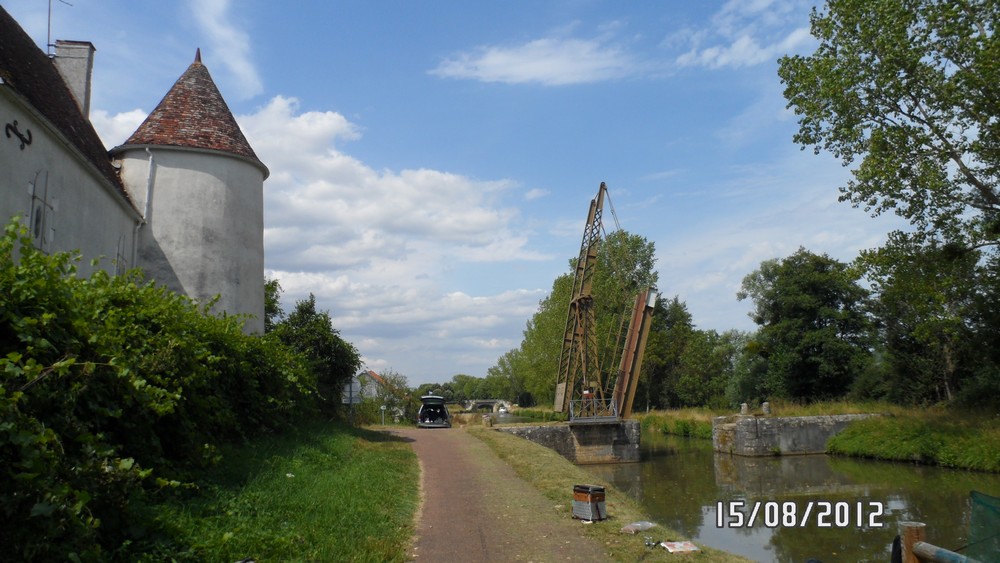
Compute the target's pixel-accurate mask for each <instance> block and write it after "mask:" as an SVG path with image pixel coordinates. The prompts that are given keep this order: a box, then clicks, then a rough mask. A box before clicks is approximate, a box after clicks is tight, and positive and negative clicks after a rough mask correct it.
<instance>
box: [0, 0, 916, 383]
mask: <svg viewBox="0 0 1000 563" xmlns="http://www.w3.org/2000/svg"><path fill="white" fill-rule="evenodd" d="M67 1H68V3H67V2H64V1H62V0H52V1H51V40H52V41H54V40H56V39H65V40H76V41H90V42H92V43H93V44H94V45H95V47H96V49H97V52H96V58H95V66H94V71H93V95H92V101H91V120H92V122H93V123H94V125H95V127H96V129H97V131H98V133H99V134H100V136H101V138H102V140H103V141H104V143H105V145H107V146H108V148H111V147H114V146H117V145H119V144H122V143H123V142H124V141H125V140H126V139H127V138H128V136H129V135H130V134H131V133H132V132H133V131H134V130H135V129H136V127H138V125H139V124H140V123H141V122H142V120H143V119H144V118H145V116H146V115H147V114H148V113H149V112H150V111H151V110H152V109H153V108H154V107H155V106H156V104H157V103H158V102H159V101H160V99H161V98H162V97H163V95H164V94H166V92H167V91H168V90H169V89H170V87H171V86H172V85H173V83H174V82H175V81H176V80H177V79H178V78H179V77H180V76H181V74H183V73H184V71H185V70H186V69H187V67H188V66H189V65H190V64H191V63H192V62H193V61H194V57H195V50H196V49H199V48H200V49H201V54H202V61H203V62H204V64H205V65H206V67H207V68H208V70H209V72H210V73H211V75H212V77H213V79H214V80H215V83H216V85H217V86H218V87H219V90H220V91H221V93H222V95H223V97H224V98H225V99H226V101H227V103H228V104H229V107H230V109H231V110H232V112H233V114H234V115H235V116H236V119H237V121H238V123H239V124H240V127H241V128H242V129H243V131H244V134H245V135H246V137H247V139H248V140H249V142H250V144H251V145H252V146H253V148H254V150H255V151H256V153H257V155H258V157H259V158H260V159H261V161H263V162H264V164H265V165H266V166H267V167H268V168H269V170H270V176H269V177H268V179H267V180H266V181H265V183H264V251H265V270H266V271H265V273H266V275H267V276H268V277H271V278H277V279H278V280H279V283H280V284H281V287H282V288H283V290H284V293H283V295H282V303H283V307H284V309H285V310H286V311H290V310H291V309H292V308H293V307H294V303H295V302H296V301H297V300H300V299H304V298H307V297H308V295H309V294H310V293H311V294H313V295H315V297H316V302H317V306H318V308H319V309H321V310H325V311H328V312H329V314H330V316H331V318H332V321H333V326H334V328H335V329H336V330H337V331H339V333H340V335H341V336H342V337H343V338H344V339H346V340H347V341H349V342H351V343H352V344H353V345H354V346H355V347H356V348H357V349H358V351H359V352H360V354H361V356H362V359H363V361H364V364H365V365H364V369H370V370H374V371H377V372H384V371H387V370H391V371H393V372H396V373H399V374H401V375H403V376H405V377H406V378H407V380H408V382H409V384H410V385H411V386H417V385H420V384H422V383H430V382H445V381H448V380H450V379H451V378H452V377H453V376H454V375H455V374H459V373H461V374H468V375H472V376H476V377H485V376H486V374H487V370H488V369H489V368H490V367H491V366H493V365H495V364H496V361H497V359H498V358H499V357H500V356H501V355H503V354H504V353H505V352H507V351H508V350H510V349H513V348H517V347H518V346H519V345H520V343H521V340H522V337H523V331H524V329H525V326H526V323H527V322H528V320H529V319H530V318H531V316H532V315H533V314H534V313H535V311H536V310H537V308H538V303H539V301H540V300H542V299H544V298H545V297H546V295H548V293H549V291H550V290H551V288H552V282H553V281H554V280H555V279H556V277H558V276H559V275H561V274H564V273H569V272H570V268H569V261H570V260H572V259H575V257H576V255H577V253H578V252H579V249H580V243H581V237H582V234H583V228H584V224H585V222H586V217H587V210H588V207H589V204H590V200H591V199H592V198H593V197H594V196H595V195H596V194H597V191H598V188H599V186H600V184H601V182H606V184H607V186H608V193H609V196H610V205H606V211H605V228H606V229H607V230H608V231H611V230H614V229H615V228H616V225H615V222H614V220H613V218H614V217H617V220H618V221H617V222H618V224H619V225H620V227H621V228H623V229H625V230H626V231H628V232H630V233H632V234H635V235H639V236H642V237H644V238H646V239H647V240H648V241H650V242H652V243H653V244H654V245H655V248H656V260H657V261H656V270H657V272H658V274H659V284H658V289H659V291H660V293H661V295H662V296H663V297H664V298H667V299H672V298H673V297H677V298H678V299H680V301H682V302H684V303H685V304H686V305H687V307H688V310H689V312H690V313H691V315H692V317H693V321H694V324H695V326H696V327H697V328H699V329H702V330H717V331H720V332H721V331H725V330H729V329H739V330H753V329H754V328H755V326H754V325H753V323H752V322H751V320H750V319H749V317H748V316H747V313H748V312H749V311H750V308H751V306H752V304H751V303H749V302H748V301H742V302H741V301H739V300H737V298H736V293H737V291H738V290H739V289H740V284H741V282H742V280H743V278H744V276H746V275H747V274H749V273H751V272H752V271H754V270H755V269H757V268H758V267H759V266H760V263H761V262H762V261H763V260H768V259H773V258H784V257H786V256H788V255H790V254H792V253H794V252H795V251H796V250H798V248H799V247H804V248H806V249H807V250H809V251H812V252H815V253H819V254H822V253H825V254H828V255H830V256H831V257H833V258H836V259H838V260H842V261H845V262H846V261H849V260H852V259H853V258H854V257H855V256H857V254H858V252H859V251H860V250H863V249H867V248H873V247H876V246H879V245H880V244H881V243H882V242H883V241H884V239H885V235H886V233H887V232H889V231H890V230H892V229H894V228H898V227H899V226H900V224H899V222H898V220H895V219H894V218H891V217H888V218H887V217H880V218H878V219H875V218H871V217H869V216H868V214H867V213H865V212H864V211H863V210H860V209H854V208H852V207H851V206H850V205H849V204H848V203H840V202H838V196H839V192H838V187H839V186H842V185H844V184H845V183H846V182H847V180H848V179H849V177H850V172H849V169H847V168H845V167H844V166H843V165H842V163H841V162H839V161H838V160H836V159H834V158H833V157H832V156H830V155H827V154H820V155H816V154H814V152H813V150H812V148H807V149H805V150H802V148H801V147H799V146H798V145H796V144H795V143H794V142H793V140H792V136H793V135H794V133H795V132H796V131H797V128H798V126H797V118H796V116H795V114H794V112H793V110H791V109H788V108H787V107H786V105H787V103H786V101H785V99H784V97H783V96H782V90H783V85H782V84H781V82H780V79H779V78H778V75H777V59H778V58H779V57H781V56H784V55H790V54H809V53H811V52H812V51H813V50H814V49H815V47H816V42H815V40H814V39H813V38H812V37H811V35H810V34H809V14H810V11H811V9H812V6H813V4H814V3H813V2H808V1H798V0H730V1H709V0H703V1H698V2H691V1H687V0H663V1H660V2H615V1H599V0H549V1H546V0H538V1H536V0H530V1H529V0H510V1H502V2H501V1H498V0H497V1H490V0H487V1H482V2H469V1H468V0H428V1H424V2H412V1H405V0H395V1H389V0H350V1H340V0H328V1H327V0H324V1H320V0H315V1H312V0H299V1H292V2H275V1H273V0H272V1H264V0H240V1H239V2H235V1H227V0H189V1H185V0H176V1H168V2H163V1H154V0H141V1H138V0H67ZM0 4H2V5H3V7H4V9H6V10H7V11H8V12H9V13H10V14H11V15H12V16H13V17H14V18H15V19H16V20H17V21H18V22H19V23H20V24H21V26H22V27H23V28H24V29H25V31H27V32H28V34H29V35H31V36H32V37H33V38H34V39H35V41H36V42H37V43H38V45H39V47H40V48H43V49H44V48H45V46H46V44H47V43H48V41H49V32H48V29H49V23H48V22H49V5H50V3H49V2H48V1H47V0H5V1H3V2H0ZM609 207H610V208H613V210H614V213H613V214H612V213H609V212H608V209H609ZM554 377H555V376H554V375H553V378H554Z"/></svg>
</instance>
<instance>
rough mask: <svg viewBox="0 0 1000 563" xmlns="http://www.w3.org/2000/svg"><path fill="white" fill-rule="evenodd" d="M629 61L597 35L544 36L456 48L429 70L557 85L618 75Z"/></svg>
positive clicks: (454, 75) (624, 73) (625, 54)
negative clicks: (468, 49) (464, 49)
mask: <svg viewBox="0 0 1000 563" xmlns="http://www.w3.org/2000/svg"><path fill="white" fill-rule="evenodd" d="M634 67H635V64H634V62H633V60H632V56H631V55H630V54H629V53H628V52H626V51H625V50H623V49H622V48H620V47H618V46H615V45H612V44H609V43H607V42H606V41H604V40H602V39H589V40H588V39H574V38H562V37H545V38H541V39H534V40H532V41H528V42H527V43H523V44H519V45H504V46H499V45H490V46H482V47H479V48H477V49H474V50H473V51H471V52H462V53H457V54H455V55H452V56H451V57H450V58H448V59H445V60H444V61H442V62H441V63H440V64H439V65H438V66H437V67H436V68H434V69H433V70H431V71H430V72H431V74H434V75H437V76H441V77H445V78H468V79H474V80H479V81H482V82H505V83H508V84H523V83H538V84H543V85H545V86H561V85H567V84H584V83H591V82H601V81H604V80H611V79H616V78H622V77H625V76H628V75H629V74H631V73H632V72H634V70H635V68H634Z"/></svg>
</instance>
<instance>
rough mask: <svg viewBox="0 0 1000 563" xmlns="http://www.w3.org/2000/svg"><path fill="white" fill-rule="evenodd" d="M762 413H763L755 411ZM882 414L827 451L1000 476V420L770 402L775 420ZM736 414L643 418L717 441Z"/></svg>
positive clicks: (947, 412)
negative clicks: (723, 423) (727, 418)
mask: <svg viewBox="0 0 1000 563" xmlns="http://www.w3.org/2000/svg"><path fill="white" fill-rule="evenodd" d="M755 410H756V412H757V413H759V409H755ZM859 413H881V414H883V415H885V416H883V417H878V418H875V419H868V420H860V421H857V422H853V423H851V424H850V425H849V426H848V427H847V428H846V429H845V430H844V431H842V432H840V433H839V434H837V435H836V436H834V437H833V438H831V439H830V441H829V442H828V443H827V453H831V454H836V455H845V456H852V457H868V458H875V459H885V460H892V461H906V462H918V463H926V464H931V465H940V466H943V467H954V468H958V469H973V470H977V471H992V472H1000V416H998V415H996V414H995V413H988V412H983V413H976V412H967V411H962V410H958V409H957V408H947V407H933V408H919V409H918V408H906V407H902V406H899V405H892V404H888V403H851V402H846V401H827V402H819V403H810V404H808V405H800V404H796V403H792V402H785V401H774V402H772V403H771V416H817V415H834V414H859ZM728 414H733V413H732V412H728V411H716V410H710V409H705V408H685V409H676V410H669V411H653V412H650V413H646V414H641V415H639V416H638V417H637V418H639V420H641V421H642V428H643V431H644V432H661V433H664V434H674V435H678V436H688V437H694V438H704V439H709V440H710V439H711V438H712V418H714V417H716V416H724V415H728Z"/></svg>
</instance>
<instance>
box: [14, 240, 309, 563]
mask: <svg viewBox="0 0 1000 563" xmlns="http://www.w3.org/2000/svg"><path fill="white" fill-rule="evenodd" d="M79 259H80V258H79V256H78V255H72V254H66V253H60V254H53V255H51V256H50V255H45V254H43V253H41V252H39V251H37V250H35V249H34V248H33V247H32V246H31V243H30V239H29V238H27V236H26V233H25V231H24V229H23V227H21V225H20V224H18V223H17V222H16V221H15V222H13V223H11V224H10V225H8V226H7V228H6V229H5V232H4V235H3V237H2V238H0V467H2V468H3V469H2V471H3V474H2V477H3V478H2V479H0V545H4V546H7V548H8V549H10V550H13V551H11V552H9V553H8V554H9V555H11V556H12V557H13V558H14V559H46V560H48V559H76V558H82V559H94V558H105V557H107V556H108V555H109V554H110V553H112V552H114V551H115V550H118V549H120V548H121V547H122V546H123V545H128V543H129V542H130V541H132V538H134V537H138V536H141V535H142V534H143V533H145V530H144V521H143V518H140V517H139V515H140V514H142V513H143V511H142V504H143V502H144V500H143V499H144V498H145V496H146V495H147V494H148V493H149V492H150V491H155V490H157V489H158V488H162V487H168V486H176V485H178V484H179V483H178V481H177V480H176V479H172V478H171V475H172V474H173V475H174V476H176V474H179V473H180V472H181V471H182V470H183V469H184V468H185V467H188V466H192V465H205V464H210V463H213V462H215V461H217V460H218V455H217V454H216V448H217V447H218V445H221V444H222V443H224V442H226V441H232V440H241V439H243V438H245V437H247V436H249V435H253V434H257V433H260V432H267V431H271V430H275V429H278V428H280V427H282V426H284V425H287V424H289V423H291V422H292V421H294V420H296V419H297V418H298V417H300V416H302V415H304V414H310V413H313V412H315V411H316V404H315V387H316V382H315V377H314V376H313V375H312V373H311V372H310V371H309V370H308V368H307V364H306V362H305V361H304V360H303V358H302V357H301V356H300V355H298V354H297V353H295V352H293V351H291V350H290V349H289V348H287V347H286V346H284V345H282V344H281V343H280V342H278V341H277V339H274V338H270V337H263V338H261V337H257V336H250V335H246V334H244V333H243V331H242V324H243V323H242V319H241V318H239V317H232V316H228V317H227V316H222V317H216V316H212V315H209V314H207V307H208V306H205V307H199V306H198V305H197V304H196V303H194V302H192V301H191V300H190V299H187V298H186V297H183V296H179V295H177V294H174V293H172V292H170V291H168V290H166V289H165V288H163V287H160V286H156V285H154V284H152V283H147V282H144V281H143V280H142V277H141V274H140V273H139V272H137V271H134V272H130V273H128V274H126V275H123V276H119V277H115V276H110V275H108V274H107V273H105V272H103V271H97V272H96V273H94V274H93V275H91V276H90V277H89V278H81V277H78V276H77V275H76V263H77V262H78V261H79ZM154 468H155V469H154Z"/></svg>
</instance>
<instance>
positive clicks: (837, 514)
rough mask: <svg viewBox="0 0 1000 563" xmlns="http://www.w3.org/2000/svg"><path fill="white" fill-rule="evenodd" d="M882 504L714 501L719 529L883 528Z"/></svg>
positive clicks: (883, 510)
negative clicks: (758, 527) (754, 527)
mask: <svg viewBox="0 0 1000 563" xmlns="http://www.w3.org/2000/svg"><path fill="white" fill-rule="evenodd" d="M884 515H885V506H884V505H883V504H882V503H881V502H878V501H870V500H857V501H825V500H810V501H803V502H793V501H784V502H779V501H773V500H771V501H760V500H756V501H746V500H730V501H721V500H720V501H717V502H716V503H715V525H716V527H718V528H750V527H752V526H754V524H758V523H761V524H763V525H764V526H765V527H768V528H805V527H807V526H814V527H817V528H882V527H884V526H885V522H884V521H883V520H882V517H883V516H884Z"/></svg>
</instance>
